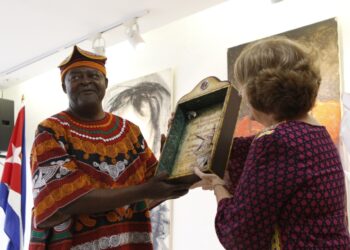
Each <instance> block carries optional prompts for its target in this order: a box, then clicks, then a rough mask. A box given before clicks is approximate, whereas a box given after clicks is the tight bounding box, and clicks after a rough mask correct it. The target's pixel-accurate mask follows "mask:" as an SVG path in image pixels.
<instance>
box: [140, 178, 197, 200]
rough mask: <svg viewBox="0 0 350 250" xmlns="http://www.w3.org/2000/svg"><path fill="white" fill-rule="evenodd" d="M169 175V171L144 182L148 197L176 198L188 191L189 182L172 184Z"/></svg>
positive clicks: (159, 198)
mask: <svg viewBox="0 0 350 250" xmlns="http://www.w3.org/2000/svg"><path fill="white" fill-rule="evenodd" d="M168 177H169V176H168V174H167V173H161V174H159V175H157V176H154V177H152V178H151V179H150V180H149V181H148V182H146V183H145V184H143V185H144V191H145V194H146V197H147V198H148V199H153V200H165V199H176V198H179V197H181V196H183V195H185V194H187V193H188V190H189V187H190V185H189V184H183V183H181V184H171V183H169V182H168Z"/></svg>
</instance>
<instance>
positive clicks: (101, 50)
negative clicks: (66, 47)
mask: <svg viewBox="0 0 350 250" xmlns="http://www.w3.org/2000/svg"><path fill="white" fill-rule="evenodd" d="M92 50H93V51H94V52H95V53H96V54H98V55H101V56H104V55H105V54H106V41H105V39H104V38H103V37H102V33H97V34H96V35H95V36H94V37H93V38H92Z"/></svg>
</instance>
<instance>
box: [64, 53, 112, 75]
mask: <svg viewBox="0 0 350 250" xmlns="http://www.w3.org/2000/svg"><path fill="white" fill-rule="evenodd" d="M106 60H107V57H105V56H101V55H97V54H94V53H91V52H89V51H86V50H82V49H81V48H78V46H74V49H73V52H72V54H71V55H70V56H69V57H67V58H66V59H65V60H64V61H63V62H62V63H61V64H60V65H59V66H58V67H59V68H60V70H61V80H62V82H63V80H64V76H65V74H66V73H67V72H68V70H70V69H73V68H79V67H90V68H94V69H97V70H99V71H100V72H102V74H104V75H105V76H106V68H105V63H106Z"/></svg>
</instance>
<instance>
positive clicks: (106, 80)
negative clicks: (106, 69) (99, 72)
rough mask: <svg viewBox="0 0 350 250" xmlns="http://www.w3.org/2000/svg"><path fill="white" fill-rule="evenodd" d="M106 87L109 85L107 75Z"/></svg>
mask: <svg viewBox="0 0 350 250" xmlns="http://www.w3.org/2000/svg"><path fill="white" fill-rule="evenodd" d="M105 79H106V88H107V87H108V78H107V77H106V78H105Z"/></svg>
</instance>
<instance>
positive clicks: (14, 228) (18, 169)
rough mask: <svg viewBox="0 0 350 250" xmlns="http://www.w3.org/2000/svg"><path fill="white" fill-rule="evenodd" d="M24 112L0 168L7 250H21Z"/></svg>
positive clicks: (0, 189) (23, 220)
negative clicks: (7, 240) (7, 239)
mask: <svg viewBox="0 0 350 250" xmlns="http://www.w3.org/2000/svg"><path fill="white" fill-rule="evenodd" d="M24 121H25V109H24V106H23V107H22V108H21V109H20V111H19V113H18V116H17V119H16V123H15V127H14V128H13V132H12V135H11V139H10V142H9V146H8V150H7V156H6V160H5V164H4V165H3V166H2V165H1V164H0V206H1V207H2V208H3V209H4V212H5V224H4V225H5V226H4V231H5V233H6V234H7V236H8V237H9V243H8V246H7V249H8V250H19V249H23V236H24V228H25V204H26V164H25V163H26V156H25V152H26V150H25V133H24V129H25V124H24Z"/></svg>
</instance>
